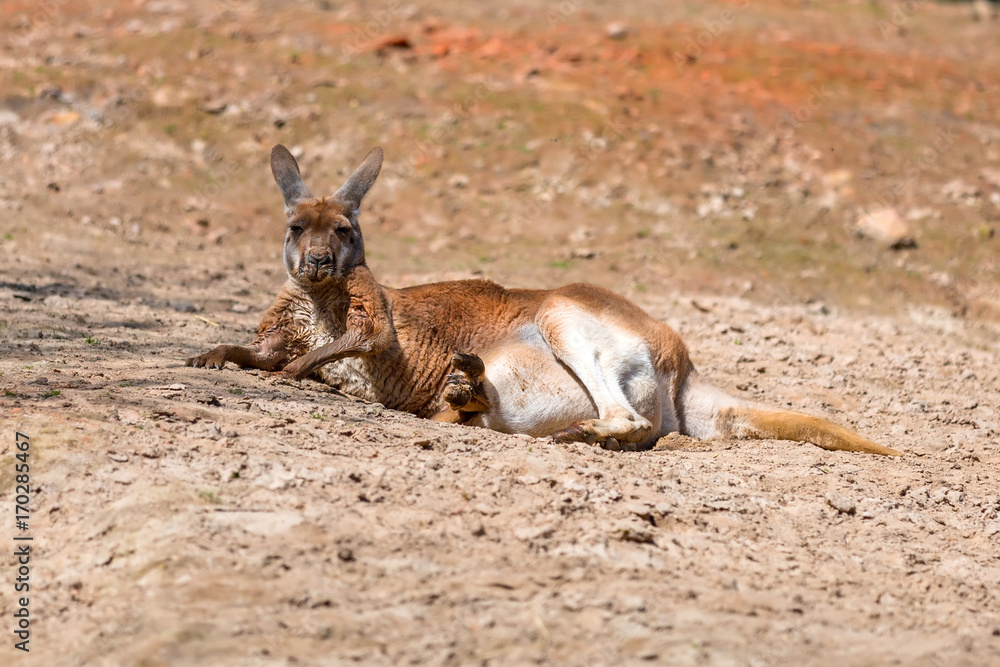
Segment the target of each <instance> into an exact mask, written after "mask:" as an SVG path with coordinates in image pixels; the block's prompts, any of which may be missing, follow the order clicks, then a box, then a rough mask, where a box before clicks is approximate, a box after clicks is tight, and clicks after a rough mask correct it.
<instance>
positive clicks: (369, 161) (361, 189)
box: [333, 146, 382, 211]
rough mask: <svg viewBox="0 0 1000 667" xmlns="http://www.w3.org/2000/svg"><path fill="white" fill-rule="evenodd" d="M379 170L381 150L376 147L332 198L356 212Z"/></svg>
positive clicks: (380, 166) (380, 167)
mask: <svg viewBox="0 0 1000 667" xmlns="http://www.w3.org/2000/svg"><path fill="white" fill-rule="evenodd" d="M381 169H382V149H381V148H379V147H378V146H376V147H375V148H373V149H371V151H369V153H368V155H366V156H365V159H364V162H362V163H361V166H360V167H358V168H357V169H356V170H355V171H354V173H353V174H351V177H350V178H348V179H347V182H346V183H344V185H343V186H341V188H340V189H339V190H337V192H335V193H334V195H333V196H334V197H336V198H337V199H339V200H340V201H341V202H343V203H344V204H345V205H346V206H347V208H348V210H350V211H356V210H358V209H359V208H360V207H361V200H362V199H364V198H365V195H366V194H368V189H369V188H371V186H372V185H373V184H374V183H375V179H376V178H378V172H379V171H380V170H381Z"/></svg>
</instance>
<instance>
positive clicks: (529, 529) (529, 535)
mask: <svg viewBox="0 0 1000 667" xmlns="http://www.w3.org/2000/svg"><path fill="white" fill-rule="evenodd" d="M554 532H555V531H554V530H553V528H552V526H525V527H524V528H518V529H517V530H515V531H514V537H516V538H517V539H519V540H521V541H523V542H531V541H533V540H538V539H543V538H546V537H552V533H554Z"/></svg>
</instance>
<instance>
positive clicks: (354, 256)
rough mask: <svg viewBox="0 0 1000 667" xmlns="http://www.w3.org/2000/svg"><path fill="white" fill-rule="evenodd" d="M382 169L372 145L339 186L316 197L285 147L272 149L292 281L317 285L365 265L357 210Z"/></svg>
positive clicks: (379, 156) (377, 150) (363, 245)
mask: <svg viewBox="0 0 1000 667" xmlns="http://www.w3.org/2000/svg"><path fill="white" fill-rule="evenodd" d="M381 168H382V149H381V148H378V147H377V146H376V147H375V148H373V149H372V150H371V152H369V153H368V155H367V156H366V157H365V159H364V162H362V163H361V166H359V167H358V168H357V170H355V172H354V173H353V174H351V177H350V178H348V179H347V182H345V183H344V185H343V186H342V187H341V188H340V189H339V190H337V191H336V192H335V193H333V194H332V195H330V196H329V197H314V196H313V195H312V193H311V192H309V188H307V187H306V184H305V183H304V182H303V180H302V176H301V175H300V173H299V165H298V163H297V162H296V161H295V158H294V157H292V154H291V153H289V152H288V149H287V148H285V147H284V146H281V145H278V146H275V147H274V148H273V149H272V150H271V173H272V174H274V180H275V182H276V183H277V184H278V187H279V188H281V194H282V195H284V197H285V215H287V216H288V228H287V230H286V231H285V268H286V269H288V275H289V276H290V277H291V278H292V280H294V281H296V282H298V283H299V284H301V285H303V286H310V285H316V284H317V283H321V282H324V281H327V280H334V279H337V278H341V277H343V276H344V275H345V274H346V273H347V271H349V270H350V269H352V268H354V267H356V266H362V265H364V263H365V243H364V240H363V239H362V237H361V227H360V225H359V224H358V211H359V209H360V208H361V200H362V199H364V196H365V194H367V193H368V189H369V188H371V186H372V184H373V183H375V179H376V178H378V172H379V170H380V169H381Z"/></svg>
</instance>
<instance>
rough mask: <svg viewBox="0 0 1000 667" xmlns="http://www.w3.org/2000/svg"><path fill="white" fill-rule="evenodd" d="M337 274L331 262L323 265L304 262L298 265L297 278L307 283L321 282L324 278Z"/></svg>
mask: <svg viewBox="0 0 1000 667" xmlns="http://www.w3.org/2000/svg"><path fill="white" fill-rule="evenodd" d="M336 275H337V267H336V266H335V265H333V264H325V265H323V266H315V265H313V264H304V265H302V266H300V267H299V276H298V277H299V280H301V281H303V282H308V283H321V282H323V281H324V280H328V279H329V278H333V277H334V276H336Z"/></svg>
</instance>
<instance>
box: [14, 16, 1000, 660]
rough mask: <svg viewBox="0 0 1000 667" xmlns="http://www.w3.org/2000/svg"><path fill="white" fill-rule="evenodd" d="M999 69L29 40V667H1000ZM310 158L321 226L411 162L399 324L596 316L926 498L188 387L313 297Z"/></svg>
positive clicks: (224, 385) (255, 21)
mask: <svg viewBox="0 0 1000 667" xmlns="http://www.w3.org/2000/svg"><path fill="white" fill-rule="evenodd" d="M904 6H905V7H908V8H909V9H908V10H907V11H909V13H907V12H906V11H903V9H902V8H903V7H904ZM998 26H1000V22H998V21H997V20H990V19H989V18H988V17H985V16H980V17H979V18H978V20H977V18H976V17H975V16H974V14H973V9H972V8H971V6H970V5H969V4H964V3H957V4H952V3H945V4H938V3H931V2H923V3H897V4H893V3H891V2H844V3H810V2H778V1H776V0H751V2H728V3H727V2H690V3H685V2H677V3H612V2H589V1H587V0H564V1H561V2H556V1H555V0H553V1H552V2H542V1H541V0H522V1H521V2H518V3H511V4H503V5H500V6H492V5H490V4H489V3H459V2H450V1H449V0H427V1H426V2H415V3H404V2H398V1H397V0H387V2H385V3H384V4H379V3H375V4H365V3H357V2H347V3H339V2H328V1H326V0H321V1H319V2H315V1H310V2H296V3H279V2H267V1H263V0H262V1H260V2H243V1H242V0H217V1H215V2H207V3H187V2H180V1H173V0H162V1H157V2H105V3H99V4H98V3H83V2H72V1H70V0H56V1H55V2H51V3H47V4H46V3H42V4H39V3H33V2H0V28H2V30H3V33H4V40H3V48H2V51H0V158H2V159H0V212H2V215H0V235H2V236H0V388H2V389H3V396H2V397H0V414H2V417H0V419H2V425H3V427H2V429H0V437H2V441H0V452H2V453H3V456H2V457H0V490H2V498H3V500H2V502H3V509H2V512H0V513H2V515H3V516H4V517H5V519H4V522H3V524H4V529H3V531H0V534H2V535H3V539H4V540H6V541H7V542H6V546H4V547H3V549H4V553H5V554H6V555H5V556H4V557H3V558H2V559H0V562H2V563H3V576H2V577H0V617H2V618H3V619H4V620H3V621H2V622H0V636H2V637H4V640H3V645H2V647H0V662H3V664H18V665H20V664H25V665H29V664H31V665H46V666H48V665H195V664H197V665H340V664H365V665H368V664H371V665H394V664H442V665H459V664H462V665H465V664H482V665H520V664H531V663H542V664H569V665H620V664H642V663H650V664H670V665H720V666H721V665H727V666H728V665H748V666H758V665H844V664H850V665H886V664H898V665H929V666H934V667H944V666H946V665H947V666H950V665H987V664H1000V595H998V591H1000V472H998V470H997V465H998V463H1000V364H998V363H997V355H998V353H1000V239H998V238H997V236H998V235H997V228H998V227H1000V48H997V46H1000V45H998V30H997V27H998ZM279 142H280V143H284V144H286V145H288V146H289V147H290V148H292V149H293V151H294V152H295V153H296V154H297V155H299V156H300V163H301V165H302V167H303V173H304V175H305V178H306V181H307V182H308V183H309V184H310V186H311V187H312V188H313V190H314V191H321V189H322V188H326V187H329V188H331V189H332V188H335V187H337V186H338V185H339V184H340V183H341V182H342V181H343V178H344V177H345V176H346V174H347V173H348V172H349V170H350V169H352V168H353V167H354V166H355V165H356V164H357V163H358V161H359V160H360V159H361V158H362V157H363V156H364V154H365V153H366V152H367V150H368V149H369V148H370V147H371V146H372V145H376V144H378V145H381V146H383V148H384V149H385V152H386V162H385V166H384V168H383V173H382V176H381V178H380V179H379V182H378V183H377V184H376V186H375V188H374V189H373V190H372V193H371V194H370V196H369V198H368V200H367V201H366V208H365V210H364V212H363V214H362V218H361V220H362V224H363V226H364V231H365V235H366V236H365V238H366V246H367V248H368V257H369V264H370V266H371V267H372V269H373V271H374V272H375V274H376V275H377V276H378V277H379V278H380V279H381V281H382V282H383V283H384V284H388V285H393V286H403V285H408V284H417V283H422V282H429V281H433V280H441V279H451V278H466V277H472V276H483V277H489V278H491V279H494V280H496V281H497V282H500V283H503V284H506V285H510V286H518V287H540V286H555V285H558V284H563V283H567V282H572V281H578V280H588V281H591V282H595V283H598V284H600V285H603V286H606V287H609V288H612V289H615V290H617V291H619V292H621V293H623V294H626V295H628V296H629V297H630V298H632V299H634V300H635V301H636V302H637V303H639V304H640V305H642V306H643V307H644V308H646V309H647V310H648V311H649V312H650V313H651V314H653V315H654V316H655V317H657V318H658V319H661V320H663V321H666V322H668V323H669V324H670V325H672V326H673V327H675V328H676V329H677V330H678V331H680V332H681V334H682V335H683V336H684V338H685V340H686V341H687V343H688V345H689V347H690V348H691V350H692V352H693V355H694V358H695V362H696V364H697V366H698V368H699V369H700V371H701V373H702V375H703V376H705V377H707V378H709V379H711V380H712V381H714V382H715V383H716V384H718V385H719V386H720V387H723V388H725V389H726V390H727V391H730V392H732V393H733V394H736V395H739V396H745V397H752V398H754V399H756V400H759V401H762V402H766V403H769V404H772V405H775V406H785V407H790V408H794V409H798V410H803V411H807V412H810V413H813V414H817V415H821V416H825V417H828V418H830V419H833V420H835V421H837V422H840V423H842V424H845V425H848V426H850V427H852V428H854V429H857V430H858V431H859V432H861V433H863V434H865V435H866V436H868V437H871V438H872V439H874V440H876V441H878V442H880V443H883V444H886V445H889V446H892V447H894V448H897V449H900V450H902V451H904V452H905V454H906V455H905V456H904V457H902V458H899V459H892V460H887V459H883V458H877V457H872V456H865V455H857V454H849V453H831V452H826V451H823V450H821V449H819V448H816V447H813V446H810V445H798V444H794V443H788V442H777V441H763V442H737V441H721V440H720V441H710V442H701V441H695V440H692V439H688V438H684V437H680V436H676V437H668V438H665V439H663V440H661V441H660V443H659V444H658V445H657V446H656V448H655V449H654V450H652V451H648V452H629V453H618V452H606V451H603V450H600V449H594V448H591V447H588V446H585V445H570V446H565V445H555V444H552V443H550V442H547V441H544V440H535V439H531V438H528V437H519V436H504V435H500V434H496V433H491V432H486V431H483V430H478V429H471V428H466V427H460V426H451V425H441V424H436V423H433V422H428V421H422V420H418V419H416V418H414V417H412V416H410V415H407V414H403V413H397V412H393V411H391V410H386V409H384V408H383V407H382V406H380V405H373V404H367V403H364V402H361V401H359V400H356V399H352V398H351V397H349V396H345V395H342V394H340V393H338V392H336V391H334V390H332V389H330V388H328V387H324V386H323V385H320V384H318V383H315V382H312V381H304V382H301V383H292V382H288V381H284V380H280V379H277V378H274V377H270V376H269V375H268V374H267V373H263V372H250V371H241V370H237V369H232V368H227V369H224V370H222V371H208V370H205V369H194V368H187V367H185V366H184V365H183V360H184V359H185V358H186V357H188V356H191V355H193V354H197V353H200V352H203V351H205V350H207V349H209V348H210V347H212V346H214V345H216V344H219V343H223V342H243V341H248V340H249V339H250V338H251V337H252V335H253V332H254V330H255V327H256V324H257V322H258V321H259V318H260V315H261V313H262V311H263V310H264V309H265V308H266V307H267V306H268V305H269V303H270V299H271V298H272V297H273V296H274V294H275V293H276V292H277V290H278V289H279V287H280V285H281V283H282V281H283V279H284V270H283V268H282V266H281V258H280V245H281V238H282V234H283V217H282V214H281V198H280V194H279V193H278V190H277V188H276V186H275V185H274V184H273V182H272V180H271V175H270V173H269V170H268V168H267V159H268V152H269V150H270V147H271V146H272V145H273V144H275V143H279ZM882 207H889V208H891V209H894V210H895V211H896V213H898V217H897V218H896V224H897V226H898V225H902V226H903V228H902V233H901V238H902V241H901V242H899V243H895V245H896V247H894V248H890V247H887V246H888V245H889V244H890V242H888V241H886V240H884V239H883V240H879V238H872V236H873V234H871V233H869V235H868V236H867V237H865V236H862V235H860V234H859V233H858V225H857V221H858V220H859V218H861V217H862V215H863V214H865V213H866V212H871V211H875V210H877V209H880V208H882ZM875 236H877V234H876V235H875ZM903 237H905V238H903ZM897 240H898V239H897ZM16 432H20V433H23V434H26V435H28V436H29V437H30V443H31V449H30V458H29V461H30V465H31V471H30V476H31V487H32V489H31V502H30V519H29V522H28V523H29V529H28V530H27V531H18V530H17V529H16V527H15V523H14V515H15V497H16V492H15V486H16V484H15V482H16V480H15V469H14V466H15V464H16V463H17V461H16V460H15V458H14V456H15V455H16V454H17V453H18V451H17V447H16V442H17V440H16V436H15V433H16ZM25 535H28V536H31V537H32V538H33V541H32V542H31V546H32V552H31V554H32V556H31V562H30V585H31V590H30V605H29V609H30V614H31V620H32V623H31V626H30V629H31V630H30V631H31V635H30V648H31V652H30V653H28V654H25V653H23V652H21V651H17V650H15V649H14V643H15V641H17V639H16V638H15V636H14V635H13V630H14V629H15V619H14V617H13V614H14V613H15V611H16V610H17V609H18V608H19V605H18V600H17V598H18V597H19V595H20V594H15V592H14V576H13V575H14V573H15V571H16V568H17V567H18V563H17V559H16V558H15V557H14V556H13V553H14V551H15V548H16V545H18V544H23V542H19V543H16V542H14V541H13V538H14V537H15V536H25Z"/></svg>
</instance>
